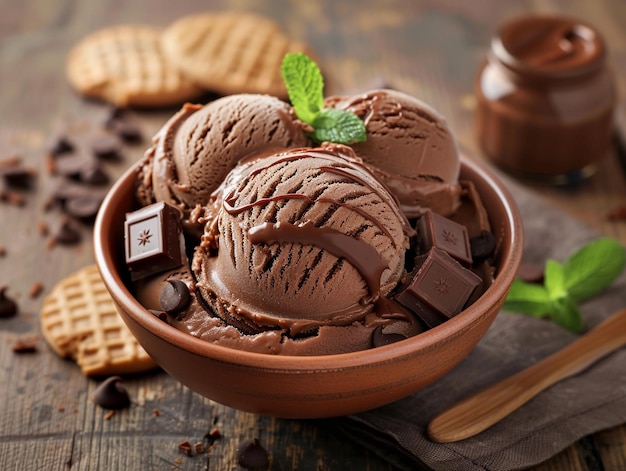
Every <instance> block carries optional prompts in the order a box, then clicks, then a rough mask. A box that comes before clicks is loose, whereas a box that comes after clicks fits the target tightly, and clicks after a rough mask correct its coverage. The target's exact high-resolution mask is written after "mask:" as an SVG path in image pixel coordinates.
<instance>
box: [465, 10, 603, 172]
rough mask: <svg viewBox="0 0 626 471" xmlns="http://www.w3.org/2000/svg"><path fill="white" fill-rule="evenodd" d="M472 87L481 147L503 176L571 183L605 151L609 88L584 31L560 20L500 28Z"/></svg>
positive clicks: (596, 44)
mask: <svg viewBox="0 0 626 471" xmlns="http://www.w3.org/2000/svg"><path fill="white" fill-rule="evenodd" d="M475 88H476V90H475V91H476V95H477V98H478V108H477V116H476V127H477V136H478V141H479V144H480V146H481V147H482V149H483V151H484V152H485V154H486V155H487V156H488V157H489V158H490V159H491V160H492V161H493V162H494V163H495V164H497V165H499V166H500V167H502V168H503V169H505V170H508V171H510V172H512V173H515V174H518V175H523V176H530V177H538V178H550V179H551V178H554V177H558V176H561V177H566V178H567V179H568V180H571V179H572V178H578V177H580V176H581V175H584V174H585V173H589V169H590V168H591V167H592V166H593V163H594V162H597V161H598V160H600V159H602V158H603V157H604V156H605V155H606V154H607V152H608V150H609V146H610V142H611V135H612V131H613V110H614V104H615V86H614V83H613V78H612V76H611V73H610V72H609V70H608V68H607V66H606V49H605V45H604V42H603V40H602V38H601V37H600V35H599V34H598V32H597V31H595V30H594V29H593V28H592V27H591V26H589V25H588V24H585V23H583V22H580V21H578V20H575V19H572V18H567V17H562V16H525V17H521V18H518V19H515V20H513V21H511V22H509V23H506V24H505V25H504V26H503V27H502V28H501V29H500V31H499V32H498V34H497V35H496V36H495V37H494V38H493V39H492V42H491V50H490V51H489V53H488V56H487V60H486V61H485V63H484V64H483V66H482V67H481V69H480V72H479V74H478V79H477V81H476V85H475ZM577 176H578V177H577Z"/></svg>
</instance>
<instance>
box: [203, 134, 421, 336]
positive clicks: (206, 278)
mask: <svg viewBox="0 0 626 471" xmlns="http://www.w3.org/2000/svg"><path fill="white" fill-rule="evenodd" d="M234 172H235V173H236V175H237V176H238V178H228V179H227V180H226V183H225V187H224V188H223V192H222V195H223V199H222V201H221V207H220V209H219V212H218V215H217V219H216V221H215V223H214V224H211V223H209V224H207V230H206V231H205V235H204V236H203V240H204V242H205V243H204V244H201V246H200V247H199V248H197V249H196V252H195V254H194V259H193V265H192V269H193V271H194V273H195V275H196V278H197V288H198V289H199V292H200V293H201V295H202V297H203V299H204V300H205V301H206V302H207V304H208V305H209V306H210V307H211V308H212V310H213V311H214V312H215V313H217V315H219V316H220V317H222V318H224V319H226V320H227V321H228V322H229V323H230V324H231V325H236V326H237V327H238V328H239V329H240V330H242V331H244V332H249V333H254V332H258V331H262V330H266V329H283V330H285V331H288V332H289V335H291V336H293V335H298V333H299V332H310V331H311V330H312V329H316V328H318V327H320V326H324V325H349V324H351V323H353V322H354V321H362V320H363V319H364V317H365V316H366V315H367V314H369V313H371V312H377V313H378V314H379V315H394V316H398V315H402V314H401V309H399V308H397V307H395V308H393V307H391V306H389V305H388V304H387V303H386V302H385V296H386V295H387V294H389V292H390V291H391V290H392V289H393V288H394V287H395V286H396V285H397V284H398V282H399V280H400V279H401V277H402V276H403V275H404V258H405V251H406V250H407V248H408V246H409V234H411V231H412V229H411V228H410V227H409V225H408V223H407V221H406V219H405V218H404V215H403V214H402V212H401V210H400V208H399V207H398V205H397V203H396V201H395V199H394V198H393V196H392V195H391V194H390V193H389V192H388V191H387V190H386V188H385V187H384V186H383V185H382V184H381V183H380V182H379V181H378V180H377V179H376V177H375V176H374V175H373V174H372V173H370V172H369V171H368V170H367V168H366V167H365V166H364V165H363V164H362V162H361V160H360V159H359V158H357V157H356V156H355V155H354V154H353V153H352V151H351V150H350V149H349V148H347V147H344V146H338V145H327V146H325V147H323V148H316V149H297V150H293V151H288V152H284V153H279V154H276V155H273V156H266V157H263V158H260V159H256V160H252V161H250V162H246V163H244V164H243V166H242V167H240V168H238V169H236V170H235V171H234ZM215 240H217V251H216V250H215V248H214V247H212V246H211V245H215V244H214V242H213V241H215ZM387 311H388V312H387Z"/></svg>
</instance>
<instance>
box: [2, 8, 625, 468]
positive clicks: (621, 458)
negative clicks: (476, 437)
mask: <svg viewBox="0 0 626 471" xmlns="http://www.w3.org/2000/svg"><path fill="white" fill-rule="evenodd" d="M225 9H236V10H247V11H255V12H258V13H261V14H265V15H267V16H269V17H272V18H274V19H275V20H276V21H278V22H279V23H280V24H281V25H282V26H283V28H284V29H285V30H286V31H287V32H288V33H289V34H290V35H292V36H294V37H296V38H298V39H303V40H306V41H308V42H309V43H310V44H311V45H312V46H313V48H314V49H315V50H316V51H317V53H318V55H319V58H320V63H321V65H322V68H323V71H324V73H325V75H326V77H327V87H326V94H327V95H330V94H335V93H352V92H358V91H363V90H366V89H369V88H373V87H378V86H381V85H387V86H391V87H394V88H397V89H400V90H402V91H405V92H407V93H410V94H412V95H415V96H417V97H420V98H421V99H423V100H424V101H426V102H428V103H430V104H431V105H433V106H434V107H435V108H436V109H438V110H439V111H440V112H441V113H442V114H443V115H445V116H446V117H447V119H448V121H449V124H450V126H451V128H452V129H453V130H454V132H455V134H456V136H457V138H458V140H459V142H460V144H461V145H462V146H463V147H464V148H465V149H467V150H468V151H469V152H470V153H472V154H473V155H475V156H476V157H477V158H482V156H481V153H480V150H479V149H478V148H477V146H476V144H475V141H474V137H473V129H472V113H473V108H474V106H475V100H474V97H473V93H472V89H473V82H474V78H475V74H476V72H477V70H478V66H479V64H480V62H481V60H482V58H483V56H484V53H485V51H486V49H487V47H488V44H489V40H490V37H491V35H492V34H493V33H494V31H495V30H496V28H497V26H498V25H499V24H500V23H501V22H502V21H504V20H505V19H507V18H510V17H512V16H514V15H517V14H521V13H528V12H542V13H545V12H561V13H566V14H571V15H573V16H577V17H580V18H584V19H586V20H587V21H589V22H591V23H592V24H594V25H596V27H597V28H598V29H599V30H600V31H601V32H602V34H603V35H604V37H605V39H606V41H607V43H608V46H609V59H610V61H611V64H612V67H613V68H614V71H615V77H616V81H617V85H618V91H619V93H620V96H621V97H626V2H624V0H594V1H593V2H591V1H588V0H511V1H499V0H482V1H480V2H469V1H466V0H422V1H412V0H404V1H403V0H380V1H376V0H365V1H357V0H350V1H333V0H316V1H310V2H300V1H296V0H276V1H272V0H263V1H254V0H232V1H226V0H224V1H217V0H215V1H200V0H196V1H194V0H176V1H165V0H155V1H151V2H148V1H123V0H111V1H106V2H103V1H100V2H99V1H95V0H90V1H78V0H51V1H48V0H0V159H1V158H4V157H7V156H10V155H13V154H15V155H19V156H21V157H22V159H23V161H24V163H25V164H27V165H30V166H32V167H34V168H36V169H37V171H38V177H37V181H36V185H35V187H34V188H33V189H31V190H30V191H23V192H21V193H20V194H21V196H22V197H23V198H24V201H25V204H24V205H23V206H16V205H14V204H11V203H9V202H6V201H3V202H0V228H1V230H0V247H1V248H3V249H4V250H5V252H6V253H5V254H4V255H2V256H0V286H5V287H7V294H8V295H10V296H11V297H14V298H16V299H17V300H18V302H19V305H20V312H19V314H18V315H17V316H15V317H13V318H11V319H0V469H1V470H38V469H41V470H67V469H77V470H123V469H124V470H125V469H132V470H135V469H142V470H143V469H145V470H231V469H232V470H235V469H240V468H238V465H237V463H236V460H235V449H236V446H237V445H238V444H239V442H240V441H242V440H244V439H250V438H254V437H257V438H259V440H260V441H261V442H262V444H263V445H264V446H266V448H267V449H268V450H269V451H270V452H271V463H270V469H272V470H291V469H293V470H345V469H355V470H356V469H358V470H372V471H380V470H391V469H396V467H397V466H401V465H402V463H403V460H402V458H401V457H399V456H393V455H390V454H389V453H387V452H386V451H385V450H374V449H367V448H365V447H362V446H360V445H356V444H353V443H352V442H351V441H350V440H349V439H347V438H346V436H344V435H343V434H342V433H341V432H339V431H338V430H337V429H336V427H335V422H334V421H332V420H328V421H291V420H289V421H288V420H279V419H274V418H269V417H260V416H256V415H253V414H248V413H243V412H239V411H236V410H233V409H229V408H227V407H224V406H221V405H219V404H216V403H213V402H211V401H209V400H207V399H204V398H202V397H200V396H198V395H197V394H194V393H192V392H191V391H189V390H188V389H187V388H185V387H183V386H181V385H180V384H179V383H178V382H176V381H175V380H173V379H172V378H170V377H169V376H168V375H166V374H165V373H163V372H154V373H147V374H144V375H140V376H137V377H132V378H127V379H126V381H125V384H126V386H127V388H128V389H129V391H130V394H131V396H132V400H133V405H132V407H131V408H130V409H127V410H124V411H120V412H117V413H115V414H114V415H113V416H112V417H107V416H106V411H104V410H102V409H100V408H99V407H97V406H96V405H95V404H94V403H93V400H92V394H93V392H94V389H95V387H96V386H97V384H98V381H97V380H94V379H87V378H85V377H84V376H83V375H82V374H81V372H80V369H79V368H78V367H77V366H76V364H74V363H73V362H72V361H69V360H62V359H60V358H59V357H57V356H56V355H55V354H54V353H53V351H52V350H51V349H50V348H49V347H48V346H47V345H46V344H45V342H44V341H43V340H42V339H40V338H39V339H38V347H39V348H38V351H37V352H36V353H32V354H19V355H18V354H16V353H14V352H13V350H12V346H13V344H14V343H15V342H16V341H17V340H18V339H23V338H27V337H32V336H35V337H37V336H39V332H40V329H39V319H38V314H39V311H40V309H41V306H42V302H43V299H44V297H45V295H46V293H48V292H49V291H50V290H52V288H53V286H54V285H55V284H56V283H57V282H58V281H59V280H60V279H62V278H63V277H65V276H67V275H69V274H70V273H72V272H74V271H75V270H77V269H79V268H82V267H84V266H85V265H87V264H90V263H93V253H92V248H93V247H92V243H91V228H90V226H89V224H86V225H83V226H82V227H81V233H82V236H83V241H82V243H80V244H78V245H76V246H67V247H66V246H59V245H57V246H54V247H49V244H48V239H49V237H50V236H49V235H48V236H46V235H42V233H41V227H42V226H43V225H44V224H45V225H47V226H48V227H50V228H51V229H52V228H54V226H55V225H56V224H58V223H59V221H60V218H61V214H60V212H59V211H58V210H57V209H55V208H52V209H47V202H48V201H49V198H50V196H51V194H52V192H53V190H54V188H55V186H56V185H58V184H60V183H62V182H61V181H60V180H59V177H55V176H51V175H50V174H49V173H48V172H47V171H46V167H45V154H46V152H45V151H46V148H47V146H48V145H49V141H50V138H51V136H52V135H53V134H54V133H55V132H56V130H57V129H58V128H59V126H68V125H69V126H72V127H73V129H74V130H75V132H76V134H77V135H83V134H81V133H86V132H87V131H86V130H88V129H89V128H90V127H94V126H96V127H97V126H98V125H99V123H101V122H102V120H103V119H104V117H105V116H106V114H107V108H106V107H105V106H104V105H103V104H102V103H98V102H94V101H88V100H84V99H82V98H81V97H79V96H77V95H76V94H75V93H74V92H73V91H72V90H71V89H70V87H69V85H68V83H67V81H66V78H65V75H64V67H65V57H66V54H67V53H68V51H69V49H70V48H71V47H72V45H74V44H75V43H76V42H77V41H78V40H79V39H81V38H82V37H84V36H85V35H87V34H89V33H91V32H93V31H95V30H97V29H99V28H102V27H105V26H109V25H116V24H149V25H156V26H165V25H167V24H169V23H171V22H172V21H173V20H174V19H176V18H178V17H180V16H182V15H185V14H188V13H192V12H198V11H203V10H225ZM173 111H174V110H173V109H165V110H159V111H138V112H137V114H138V116H139V118H140V120H141V125H142V128H143V131H144V134H145V136H146V142H147V140H148V139H149V138H150V137H151V136H152V135H153V134H154V133H155V132H156V130H158V128H159V127H160V126H161V125H162V124H163V123H164V121H165V120H166V119H167V118H168V117H169V116H170V115H171V114H172V112H173ZM625 116H626V100H624V99H623V98H622V99H621V100H620V102H619V106H618V112H617V120H618V124H619V129H620V130H621V132H622V134H623V135H625V136H626V118H625ZM146 142H144V143H143V144H141V145H136V146H126V147H125V148H124V159H123V161H121V162H109V163H107V164H106V170H107V171H108V172H109V173H110V175H111V176H112V177H113V178H115V177H116V176H118V175H120V174H121V173H122V172H123V171H124V170H125V169H126V168H127V167H128V166H129V165H130V164H131V163H132V162H134V161H136V160H137V159H139V158H140V157H141V155H142V153H143V150H144V149H145V147H146ZM625 168H626V159H625V158H624V156H623V155H621V158H620V153H619V152H617V151H615V152H613V153H612V154H611V155H610V156H608V157H607V158H606V159H605V160H603V161H602V162H601V163H600V164H599V166H598V169H597V172H596V174H595V175H594V176H593V177H592V178H590V179H589V180H588V181H586V182H584V183H583V184H581V185H578V186H576V187H548V186H529V189H530V190H531V191H533V192H535V193H536V194H538V195H540V196H541V197H542V198H545V200H546V201H549V202H550V203H552V204H554V205H556V206H557V207H559V208H561V209H562V210H563V211H565V212H567V213H570V214H571V215H573V216H574V217H576V218H578V219H580V220H581V221H584V222H586V223H588V224H589V225H591V226H593V227H594V228H596V229H597V230H599V231H601V232H602V233H604V234H607V235H610V236H612V237H615V238H617V239H619V240H621V241H622V242H624V243H626V221H624V220H622V221H611V220H609V218H608V217H607V215H608V212H609V211H611V210H614V209H616V208H618V207H620V206H624V205H626V180H625V177H624V169H625ZM35 283H41V284H42V285H43V292H42V293H41V294H39V295H36V296H31V293H30V291H31V289H33V285H34V284H35ZM214 380H215V381H219V380H220V379H219V378H215V379H214ZM215 429H217V430H219V431H220V433H221V438H219V439H218V440H216V441H215V442H214V443H213V447H212V449H211V451H210V453H208V454H207V453H204V454H196V453H193V455H192V456H187V455H185V454H183V453H181V452H180V451H179V449H178V444H179V443H180V442H182V441H185V440H187V441H189V442H190V443H191V444H192V445H193V444H195V443H197V442H202V441H203V440H204V442H205V444H207V440H206V438H205V436H206V435H207V434H208V433H210V432H211V431H212V430H215ZM404 463H405V464H406V462H404ZM535 469H536V470H540V471H571V470H581V471H583V470H589V471H591V470H593V471H600V470H606V471H612V470H624V469H626V426H619V427H616V428H613V429H611V430H605V431H602V432H599V433H596V434H594V435H592V436H589V437H586V438H585V439H583V440H581V441H580V442H578V443H576V444H575V445H573V446H571V447H569V448H568V449H566V450H564V451H563V452H562V453H560V454H559V455H557V456H555V457H553V458H552V459H550V460H549V461H547V462H546V463H544V464H542V465H540V466H537V467H536V468H535Z"/></svg>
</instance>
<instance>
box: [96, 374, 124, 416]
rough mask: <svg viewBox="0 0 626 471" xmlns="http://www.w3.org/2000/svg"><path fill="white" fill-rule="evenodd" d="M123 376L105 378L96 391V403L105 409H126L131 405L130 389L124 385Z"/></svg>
mask: <svg viewBox="0 0 626 471" xmlns="http://www.w3.org/2000/svg"><path fill="white" fill-rule="evenodd" d="M121 383H122V378H120V377H119V376H111V377H110V378H107V379H106V380H104V381H103V382H102V383H101V384H100V385H99V386H98V387H97V388H96V391H95V392H94V395H93V398H94V401H95V402H96V404H98V405H99V406H100V407H102V408H104V409H111V410H117V409H124V408H126V407H129V406H130V397H129V395H128V391H127V390H126V388H125V387H124V386H122V384H121Z"/></svg>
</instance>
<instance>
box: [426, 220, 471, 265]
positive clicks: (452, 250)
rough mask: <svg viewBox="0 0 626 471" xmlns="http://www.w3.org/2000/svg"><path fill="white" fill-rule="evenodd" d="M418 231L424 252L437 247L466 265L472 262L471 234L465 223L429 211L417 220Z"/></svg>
mask: <svg viewBox="0 0 626 471" xmlns="http://www.w3.org/2000/svg"><path fill="white" fill-rule="evenodd" d="M417 233H418V236H419V237H420V240H419V244H420V249H421V250H422V252H423V253H425V252H428V250H430V248H431V247H437V248H438V249H441V250H444V251H445V252H447V253H448V254H449V255H450V256H451V257H453V258H455V259H457V260H458V261H459V262H461V263H463V264H464V265H471V264H472V251H471V248H470V243H469V236H468V234H467V228H466V227H465V226H464V225H463V224H459V223H457V222H455V221H453V220H451V219H448V218H446V217H444V216H441V215H439V214H437V213H433V212H432V211H427V212H426V213H425V214H424V215H423V216H421V217H420V218H419V220H418V221H417Z"/></svg>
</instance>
